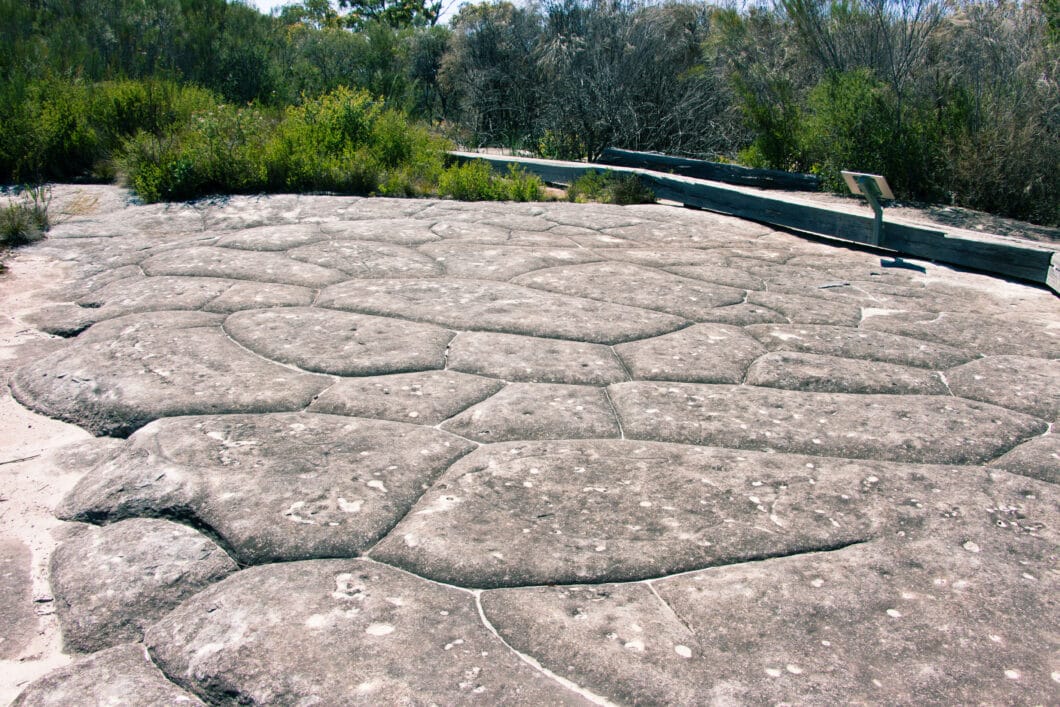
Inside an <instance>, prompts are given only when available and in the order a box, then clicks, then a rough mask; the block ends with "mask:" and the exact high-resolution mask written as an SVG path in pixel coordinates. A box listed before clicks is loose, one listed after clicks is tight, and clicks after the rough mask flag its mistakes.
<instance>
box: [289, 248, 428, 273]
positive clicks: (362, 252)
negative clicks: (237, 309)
mask: <svg viewBox="0 0 1060 707" xmlns="http://www.w3.org/2000/svg"><path fill="white" fill-rule="evenodd" d="M287 255H288V256H290V257H291V258H294V259H295V260H300V261H302V262H305V263H312V264H313V265H319V266H320V267H325V268H334V269H336V270H341V271H342V272H344V273H346V274H347V275H349V276H351V277H357V278H387V277H435V276H437V275H441V274H442V267H441V266H440V265H439V264H438V263H436V262H435V261H434V260H433V259H431V258H428V257H427V256H425V255H422V254H420V253H417V252H416V251H415V250H413V249H411V248H406V247H404V246H400V245H393V244H390V243H373V242H370V241H344V240H340V241H328V242H324V243H315V244H313V245H307V246H302V247H301V248H295V249H294V250H290V251H288V252H287Z"/></svg>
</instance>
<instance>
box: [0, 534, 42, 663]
mask: <svg viewBox="0 0 1060 707" xmlns="http://www.w3.org/2000/svg"><path fill="white" fill-rule="evenodd" d="M32 560H33V557H32V554H31V553H30V550H29V548H28V547H27V546H26V545H25V543H23V542H21V541H20V540H15V539H14V538H2V537H0V626H3V627H4V631H3V634H2V635H0V659H3V660H11V659H13V658H17V657H18V655H19V653H21V652H22V649H24V648H25V647H26V646H27V645H29V642H30V640H32V638H33V635H34V634H35V633H36V632H37V615H36V614H35V613H34V611H33V576H32V575H31V574H30V570H31V566H30V565H31V562H32Z"/></svg>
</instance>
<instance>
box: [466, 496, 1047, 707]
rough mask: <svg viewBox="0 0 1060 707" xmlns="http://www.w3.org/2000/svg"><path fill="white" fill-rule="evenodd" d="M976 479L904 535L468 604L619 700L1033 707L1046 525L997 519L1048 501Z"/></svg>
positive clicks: (1039, 672)
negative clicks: (1010, 706) (919, 528)
mask: <svg viewBox="0 0 1060 707" xmlns="http://www.w3.org/2000/svg"><path fill="white" fill-rule="evenodd" d="M979 484H981V489H982V490H980V489H976V490H975V491H973V492H972V493H969V490H971V489H970V488H969V487H968V485H967V484H965V485H964V488H963V490H961V489H960V487H959V486H958V487H953V486H947V491H949V490H951V489H952V490H953V491H955V492H956V493H955V496H956V497H954V496H953V495H950V496H948V497H947V498H945V499H939V500H938V501H936V504H937V506H938V510H934V509H933V510H932V511H930V512H922V515H923V516H924V517H935V518H938V519H939V520H938V521H932V522H931V523H929V524H928V525H926V526H925V528H924V532H921V533H919V534H917V537H916V538H915V539H913V538H912V537H911V536H909V535H904V536H903V535H898V536H895V537H893V538H881V539H879V540H877V541H873V542H870V543H865V544H860V545H855V546H851V547H846V548H842V549H837V550H835V551H831V552H817V553H800V554H798V555H794V556H791V557H779V558H771V559H766V560H764V561H759V562H749V563H743V564H736V565H730V566H722V567H715V568H711V569H706V570H703V571H699V572H691V573H687V574H683V575H679V576H675V577H669V578H663V579H660V580H657V581H653V582H650V583H639V584H621V585H618V584H602V585H593V586H567V587H533V588H525V589H505V590H493V591H487V592H484V593H483V595H482V606H483V609H484V612H485V614H486V617H487V618H488V619H489V620H490V621H492V622H493V623H494V625H495V626H496V628H497V630H498V632H499V634H500V635H501V636H502V637H503V638H504V639H505V640H506V641H508V642H509V643H510V644H511V645H512V646H513V647H515V648H516V649H517V650H520V651H522V652H524V653H526V654H528V655H530V656H533V657H534V658H536V659H537V660H538V661H540V662H541V663H542V664H543V665H544V666H545V667H546V668H549V669H551V670H554V671H556V672H558V673H560V674H562V675H563V676H564V677H566V678H568V679H570V680H572V681H574V682H576V683H578V684H580V685H582V686H584V687H585V688H587V689H589V690H592V691H594V692H596V693H597V694H600V695H601V696H603V697H606V698H607V699H609V700H611V701H613V702H618V703H624V704H641V703H661V704H693V703H695V704H781V703H787V704H840V703H842V704H846V703H851V702H853V703H859V704H912V703H917V702H925V701H926V702H930V703H939V704H963V703H979V702H984V701H985V702H987V703H995V702H997V703H1009V702H1012V701H1016V702H1020V703H1025V704H1042V703H1048V702H1050V701H1051V695H1052V694H1053V693H1055V681H1054V680H1053V679H1052V676H1053V675H1055V672H1052V673H1051V670H1052V669H1053V668H1055V663H1054V664H1052V665H1050V662H1051V656H1050V655H1049V650H1048V648H1047V646H1050V645H1052V643H1053V639H1052V636H1053V635H1054V634H1055V631H1056V623H1057V621H1056V616H1057V614H1056V610H1057V600H1056V591H1055V590H1056V587H1055V585H1056V580H1055V577H1054V576H1052V573H1051V572H1050V570H1049V566H1050V564H1051V563H1052V562H1055V559H1054V558H1055V536H1053V535H1052V534H1050V535H1049V536H1046V537H1039V536H1038V533H1037V532H1034V531H1032V532H1027V531H1026V530H1023V531H1017V530H1014V529H1013V527H1012V526H1011V525H1009V524H1008V523H1006V524H1005V527H1000V526H998V525H997V520H999V519H998V518H996V517H995V516H996V512H997V511H996V509H997V507H998V506H1001V507H1003V508H1012V509H1016V508H1018V509H1019V513H1020V514H1021V515H1023V516H1024V518H1025V521H1027V522H1028V525H1029V526H1033V525H1035V524H1036V523H1038V524H1040V523H1042V522H1043V521H1044V519H1046V518H1048V517H1049V514H1050V513H1051V512H1052V513H1055V511H1054V510H1053V509H1055V504H1056V500H1055V495H1054V496H1053V497H1052V498H1051V499H1050V501H1049V502H1048V503H1043V502H1041V501H1035V500H1033V498H1034V495H1035V493H1033V492H1032V491H1031V490H1030V489H1027V488H1026V486H1023V488H1020V484H998V483H996V482H992V481H990V480H983V479H982V476H980V477H979V478H977V479H976V485H979ZM923 486H924V487H925V488H924V489H923V490H924V491H926V492H927V493H928V494H929V495H933V496H934V497H935V498H938V496H939V494H932V493H931V491H930V490H929V488H926V487H930V486H931V483H930V481H929V482H927V483H925V484H923ZM999 487H1001V488H999ZM1038 490H1039V489H1035V490H1034V491H1035V492H1037V491H1038ZM918 495H919V494H918ZM929 497H930V496H929ZM920 498H924V497H923V496H920ZM925 505H928V499H925ZM986 508H990V509H994V510H993V512H991V513H987V512H984V509H986Z"/></svg>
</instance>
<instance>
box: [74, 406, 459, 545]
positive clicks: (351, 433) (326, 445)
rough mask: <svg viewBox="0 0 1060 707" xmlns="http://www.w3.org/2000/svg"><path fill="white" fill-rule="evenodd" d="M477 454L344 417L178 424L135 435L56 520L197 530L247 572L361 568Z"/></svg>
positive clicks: (406, 428) (449, 439) (424, 435)
mask: <svg viewBox="0 0 1060 707" xmlns="http://www.w3.org/2000/svg"><path fill="white" fill-rule="evenodd" d="M473 447H474V445H473V444H471V443H470V442H467V441H465V440H461V439H459V438H457V437H454V436H452V435H449V434H446V433H445V432H441V431H439V430H435V429H431V428H427V427H422V426H418V425H407V424H400V423H397V422H385V421H379V420H363V419H357V418H350V417H340V416H335V415H321V414H311V413H294V414H278V415H219V416H205V417H182V418H170V419H166V420H159V421H157V422H155V423H154V424H152V425H149V426H147V427H145V428H143V429H142V430H140V431H139V432H137V433H136V434H135V435H133V437H131V438H130V439H129V441H128V442H127V445H126V449H125V450H124V451H123V452H122V453H121V454H120V455H118V456H117V457H116V458H115V459H114V460H112V461H110V462H108V463H105V464H103V465H101V466H99V467H96V468H95V469H93V470H92V471H91V472H90V473H89V474H88V475H87V476H85V478H83V479H82V480H81V481H80V482H79V483H78V484H77V486H75V487H74V489H73V490H72V491H71V492H70V494H69V495H68V496H67V497H66V498H65V499H64V500H63V502H62V504H61V506H60V508H59V509H58V512H59V514H60V515H61V516H62V517H65V518H69V519H74V520H96V521H99V520H111V519H115V518H121V517H125V516H127V515H162V516H167V515H168V516H175V517H181V518H190V519H193V522H194V523H196V524H199V525H202V526H206V527H209V528H211V529H212V531H213V532H214V533H216V534H217V536H218V537H219V538H221V539H223V541H224V543H225V545H226V547H228V548H229V549H230V551H231V552H232V554H233V555H234V556H235V557H237V558H238V559H239V561H240V562H242V563H246V564H261V563H265V562H281V561H288V560H300V559H312V558H318V557H352V556H356V555H358V554H359V553H360V552H362V551H363V550H364V549H365V548H366V547H369V546H370V545H371V544H372V543H374V542H375V541H376V540H378V539H379V538H380V537H382V536H383V535H384V534H385V533H386V532H387V530H389V529H390V528H391V527H392V526H393V525H394V523H396V522H397V521H398V519H400V518H401V517H402V516H403V515H404V514H405V513H406V512H407V511H408V509H409V508H410V507H411V506H412V504H413V503H414V502H415V501H416V500H417V499H418V498H419V496H420V494H422V493H423V490H424V489H425V488H426V487H427V486H429V485H430V484H431V483H432V481H433V480H434V479H435V478H437V477H438V476H440V475H441V474H442V472H444V471H445V470H446V469H447V468H448V467H449V466H450V465H451V464H452V463H453V462H454V461H456V460H457V459H458V458H460V457H461V456H462V455H464V454H466V453H467V452H468V451H470V450H471V449H472V448H473Z"/></svg>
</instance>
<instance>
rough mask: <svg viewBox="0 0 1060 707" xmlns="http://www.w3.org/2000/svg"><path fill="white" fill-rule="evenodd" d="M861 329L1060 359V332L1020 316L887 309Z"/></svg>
mask: <svg viewBox="0 0 1060 707" xmlns="http://www.w3.org/2000/svg"><path fill="white" fill-rule="evenodd" d="M1054 321H1055V319H1054ZM861 328H862V329H872V330H874V331H883V332H888V333H891V334H900V335H902V336H908V337H911V338H914V339H920V340H922V341H930V342H935V343H940V344H947V345H949V346H955V347H957V348H962V349H967V350H969V351H974V352H976V353H980V354H983V355H999V356H1034V357H1041V358H1060V332H1057V331H1050V330H1049V329H1048V327H1046V326H1039V325H1037V324H1036V323H1034V322H1027V321H1025V320H1024V319H1022V318H1021V317H1018V316H1006V317H999V316H989V315H983V314H979V313H966V312H942V313H939V314H934V313H930V314H929V313H910V312H884V313H880V314H878V315H877V316H873V317H866V319H865V321H864V322H862V324H861Z"/></svg>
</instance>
